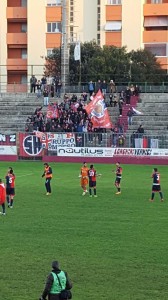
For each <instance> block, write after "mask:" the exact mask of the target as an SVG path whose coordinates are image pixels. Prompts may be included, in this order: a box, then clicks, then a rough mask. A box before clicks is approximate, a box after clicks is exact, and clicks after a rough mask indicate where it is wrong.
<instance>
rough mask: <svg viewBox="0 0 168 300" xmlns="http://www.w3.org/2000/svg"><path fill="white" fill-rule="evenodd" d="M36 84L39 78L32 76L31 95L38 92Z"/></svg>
mask: <svg viewBox="0 0 168 300" xmlns="http://www.w3.org/2000/svg"><path fill="white" fill-rule="evenodd" d="M36 82H37V78H36V77H35V76H34V75H32V76H31V78H30V93H35V92H36Z"/></svg>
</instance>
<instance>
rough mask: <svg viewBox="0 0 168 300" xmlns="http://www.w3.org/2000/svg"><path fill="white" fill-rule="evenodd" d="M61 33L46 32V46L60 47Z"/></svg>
mask: <svg viewBox="0 0 168 300" xmlns="http://www.w3.org/2000/svg"><path fill="white" fill-rule="evenodd" d="M61 37H62V34H61V33H46V48H52V49H53V48H58V47H60V46H61Z"/></svg>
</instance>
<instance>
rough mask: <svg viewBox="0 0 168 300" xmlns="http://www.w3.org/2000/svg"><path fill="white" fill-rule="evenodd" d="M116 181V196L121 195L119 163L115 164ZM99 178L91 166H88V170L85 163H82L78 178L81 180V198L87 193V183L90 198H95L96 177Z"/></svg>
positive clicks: (120, 168) (120, 169)
mask: <svg viewBox="0 0 168 300" xmlns="http://www.w3.org/2000/svg"><path fill="white" fill-rule="evenodd" d="M115 173H116V179H115V186H116V188H117V192H116V194H117V195H119V194H121V187H120V182H121V178H122V167H121V165H120V163H119V162H118V163H116V170H115ZM97 176H101V174H97V173H96V170H95V169H94V166H93V165H90V168H88V167H87V163H86V162H84V163H83V166H82V167H81V172H80V175H79V177H80V178H81V188H82V190H83V193H82V196H85V195H86V194H87V193H88V190H87V185H88V183H89V196H90V197H92V196H93V197H97V191H96V177H97Z"/></svg>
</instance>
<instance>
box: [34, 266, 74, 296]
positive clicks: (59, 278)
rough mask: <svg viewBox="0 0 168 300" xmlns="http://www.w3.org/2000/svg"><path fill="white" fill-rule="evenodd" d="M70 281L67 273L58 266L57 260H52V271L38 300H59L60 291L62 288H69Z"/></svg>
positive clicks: (70, 286) (70, 285)
mask: <svg viewBox="0 0 168 300" xmlns="http://www.w3.org/2000/svg"><path fill="white" fill-rule="evenodd" d="M71 288H72V283H71V282H70V280H69V278H68V274H67V273H66V272H64V271H62V270H60V268H59V263H58V261H53V262H52V271H51V272H50V274H49V275H48V277H47V280H46V284H45V288H44V291H43V292H42V295H41V297H40V298H39V300H45V299H46V297H47V296H48V300H60V292H61V291H62V290H65V289H66V290H70V289H71Z"/></svg>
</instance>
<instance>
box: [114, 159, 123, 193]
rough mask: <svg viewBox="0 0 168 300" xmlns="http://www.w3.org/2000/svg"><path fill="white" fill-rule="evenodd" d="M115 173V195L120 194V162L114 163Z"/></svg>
mask: <svg viewBox="0 0 168 300" xmlns="http://www.w3.org/2000/svg"><path fill="white" fill-rule="evenodd" d="M115 174H116V179H115V186H116V188H117V192H116V195H119V194H121V186H120V183H121V178H122V167H121V165H120V162H117V163H116V170H115Z"/></svg>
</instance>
